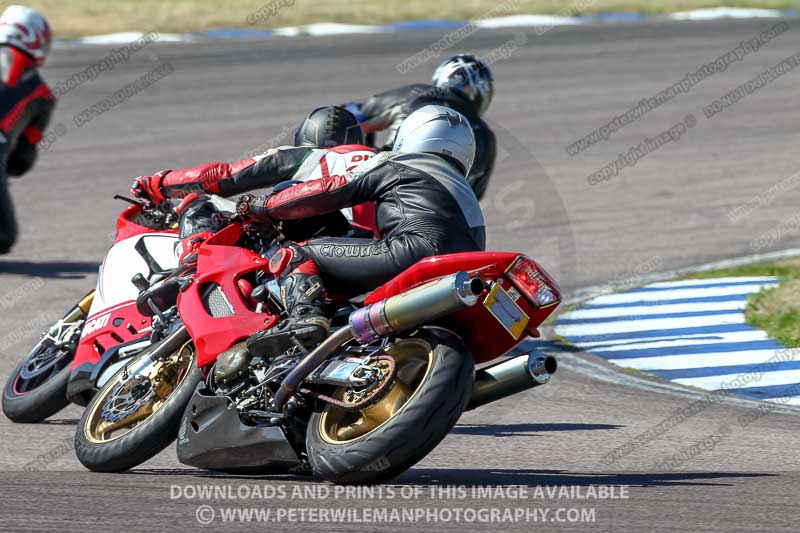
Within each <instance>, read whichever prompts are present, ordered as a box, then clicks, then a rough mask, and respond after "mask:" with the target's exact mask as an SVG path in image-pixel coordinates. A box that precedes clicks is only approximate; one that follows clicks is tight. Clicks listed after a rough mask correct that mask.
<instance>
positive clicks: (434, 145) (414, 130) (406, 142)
mask: <svg viewBox="0 0 800 533" xmlns="http://www.w3.org/2000/svg"><path fill="white" fill-rule="evenodd" d="M393 150H394V151H395V152H406V153H410V152H428V153H434V154H441V155H444V156H447V157H449V158H451V159H453V160H455V161H456V162H457V163H458V164H459V165H460V166H461V167H462V168H461V170H462V171H463V172H464V175H465V176H466V175H467V174H469V171H470V169H471V168H472V163H473V161H475V134H474V133H473V132H472V126H471V125H470V123H469V121H468V120H467V117H465V116H464V115H462V114H461V113H459V112H458V111H454V110H452V109H449V108H447V107H444V106H440V105H426V106H425V107H423V108H420V109H418V110H416V111H414V112H413V113H411V114H410V115H408V118H406V119H405V120H404V121H403V123H402V124H401V125H400V129H399V130H398V132H397V137H395V140H394V147H393Z"/></svg>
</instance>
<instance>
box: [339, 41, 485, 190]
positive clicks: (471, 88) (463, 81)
mask: <svg viewBox="0 0 800 533" xmlns="http://www.w3.org/2000/svg"><path fill="white" fill-rule="evenodd" d="M493 96H494V80H493V78H492V73H491V71H490V70H489V65H488V64H487V63H486V61H484V60H483V59H480V58H476V57H474V56H471V55H464V54H462V55H457V56H453V57H451V58H449V59H446V60H445V61H443V62H442V63H441V64H440V65H439V67H438V68H437V69H436V71H435V72H434V74H433V80H432V82H431V85H428V84H425V83H414V84H411V85H405V86H403V87H398V88H397V89H392V90H389V91H386V92H383V93H380V94H376V95H375V96H373V97H371V98H370V99H369V100H367V101H366V102H365V103H363V104H358V103H352V102H351V103H348V104H345V107H346V108H347V109H348V110H349V111H351V112H353V113H354V114H355V115H356V117H357V118H358V119H359V121H360V122H361V123H362V127H363V128H364V132H365V133H366V134H367V135H368V136H372V134H374V133H375V132H378V131H387V133H388V141H387V143H386V146H385V147H384V148H385V149H391V147H392V146H393V145H394V142H395V137H396V136H397V132H398V130H399V129H400V126H401V124H402V123H403V121H404V120H405V119H406V117H408V116H409V115H410V114H411V113H412V112H414V111H416V110H417V109H421V108H422V107H425V106H426V105H441V106H445V107H449V108H450V109H454V110H456V111H458V112H459V113H461V114H462V115H464V116H465V117H467V120H469V123H470V124H471V125H472V130H473V133H474V134H475V162H474V163H473V165H472V169H471V170H470V172H469V175H468V176H467V181H468V182H469V184H470V186H471V187H472V190H473V191H475V194H476V195H477V197H478V199H479V200H480V199H481V198H483V195H484V194H485V193H486V188H487V187H488V185H489V178H490V177H491V175H492V170H493V169H494V163H495V158H496V152H497V141H496V139H495V135H494V133H493V132H492V130H491V128H489V125H488V124H487V123H486V122H484V121H483V119H482V118H481V117H482V116H483V114H484V113H485V112H486V110H487V109H489V104H490V103H491V102H492V97H493Z"/></svg>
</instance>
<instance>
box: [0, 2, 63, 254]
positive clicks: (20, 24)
mask: <svg viewBox="0 0 800 533" xmlns="http://www.w3.org/2000/svg"><path fill="white" fill-rule="evenodd" d="M50 42H51V34H50V26H49V25H48V24H47V20H46V19H45V18H44V17H43V16H42V15H41V14H39V13H37V12H36V11H33V10H32V9H29V8H27V7H23V6H9V7H7V8H6V10H5V11H3V14H2V16H0V254H5V253H8V252H9V251H10V250H11V247H12V246H13V245H14V243H15V242H16V240H17V223H16V220H15V217H14V205H13V204H12V201H11V195H10V193H9V190H8V176H12V177H16V176H21V175H22V174H25V173H26V172H28V171H29V170H30V169H31V168H32V167H33V164H34V162H35V161H36V145H37V144H38V143H39V141H40V140H41V139H42V134H43V132H44V129H45V128H46V127H47V124H48V123H49V122H50V116H51V115H52V112H53V108H54V107H55V97H54V96H53V93H52V92H51V91H50V88H49V87H48V86H47V85H46V84H45V83H44V81H43V80H42V78H41V76H40V75H39V71H38V69H39V68H40V67H41V66H42V65H43V64H44V61H45V58H47V54H48V52H49V51H50Z"/></svg>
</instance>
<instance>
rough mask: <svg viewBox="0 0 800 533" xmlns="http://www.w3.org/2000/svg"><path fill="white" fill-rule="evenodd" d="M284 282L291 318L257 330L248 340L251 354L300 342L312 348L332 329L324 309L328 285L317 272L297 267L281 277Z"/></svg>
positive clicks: (276, 350)
mask: <svg viewBox="0 0 800 533" xmlns="http://www.w3.org/2000/svg"><path fill="white" fill-rule="evenodd" d="M280 286H281V297H282V298H283V303H284V305H285V306H286V309H287V311H289V318H287V319H286V320H283V321H282V322H280V323H279V324H278V325H276V326H274V327H272V328H270V329H268V330H265V331H259V332H258V333H255V334H253V335H252V336H251V337H250V338H249V339H248V340H247V349H248V351H249V352H250V353H251V354H254V355H260V356H262V357H274V356H277V355H280V354H282V353H283V352H285V351H286V350H288V349H289V348H291V347H293V346H295V345H296V343H300V344H301V345H302V346H304V347H305V348H306V349H307V350H312V349H314V348H316V347H317V345H319V344H320V343H321V342H322V341H324V340H325V339H326V338H327V337H328V334H329V333H330V321H329V320H328V319H327V318H326V317H325V315H324V313H323V310H322V304H323V299H322V297H323V293H324V292H325V287H324V285H323V284H322V279H321V278H320V277H319V276H318V275H317V274H307V273H303V272H297V271H295V272H292V273H291V274H289V275H288V276H286V277H285V278H283V279H281V282H280Z"/></svg>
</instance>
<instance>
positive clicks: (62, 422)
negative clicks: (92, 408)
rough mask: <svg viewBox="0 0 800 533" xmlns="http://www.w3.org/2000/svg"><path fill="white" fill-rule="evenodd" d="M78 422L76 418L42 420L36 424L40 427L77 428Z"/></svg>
mask: <svg viewBox="0 0 800 533" xmlns="http://www.w3.org/2000/svg"><path fill="white" fill-rule="evenodd" d="M79 421H80V420H79V419H77V418H57V419H55V420H42V421H41V422H37V424H39V425H41V426H77V425H78V422H79Z"/></svg>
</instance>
